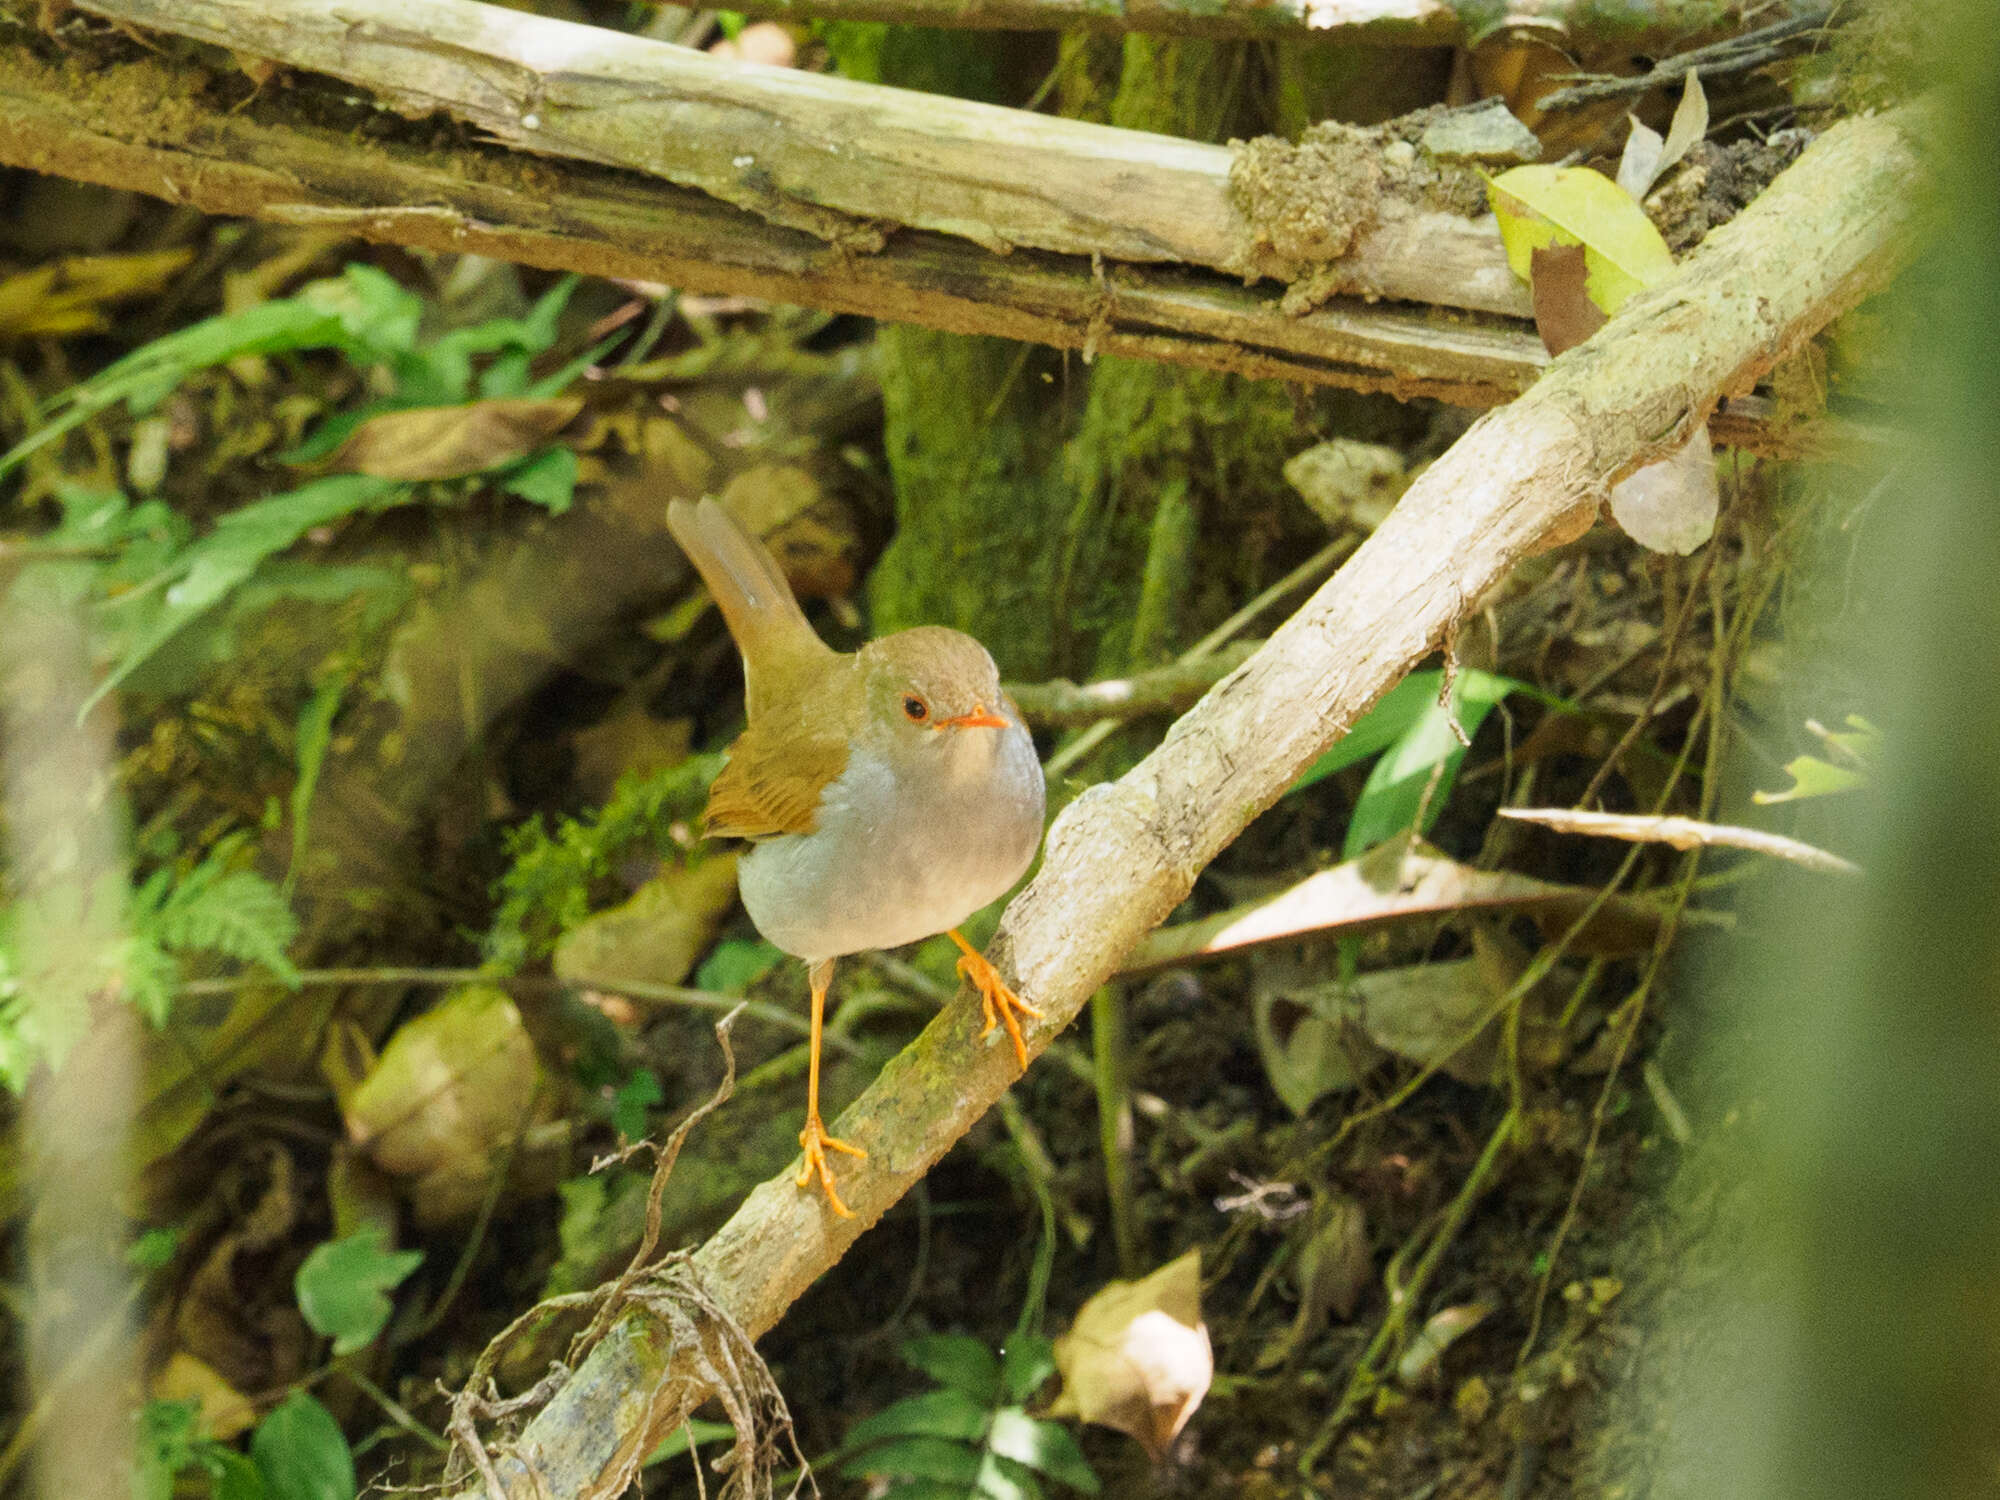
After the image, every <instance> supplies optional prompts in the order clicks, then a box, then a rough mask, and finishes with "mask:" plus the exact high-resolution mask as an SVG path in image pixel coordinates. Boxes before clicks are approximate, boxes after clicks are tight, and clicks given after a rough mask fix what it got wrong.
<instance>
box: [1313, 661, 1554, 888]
mask: <svg viewBox="0 0 2000 1500" xmlns="http://www.w3.org/2000/svg"><path fill="white" fill-rule="evenodd" d="M1520 686H1521V684H1520V683H1518V682H1516V681H1514V680H1513V679H1512V678H1510V677H1498V676H1495V675H1494V674H1493V673H1491V672H1480V671H1475V670H1471V669H1467V670H1465V671H1462V672H1460V673H1459V674H1458V680H1457V681H1456V682H1455V683H1454V684H1453V687H1452V706H1451V709H1450V710H1449V711H1447V710H1446V709H1445V708H1443V707H1442V706H1441V705H1439V703H1438V702H1437V700H1436V698H1432V699H1431V701H1430V702H1429V703H1428V704H1427V705H1426V707H1425V709H1424V712H1423V713H1422V714H1420V715H1419V716H1418V717H1417V718H1416V719H1415V720H1414V721H1412V722H1411V723H1410V724H1409V725H1408V726H1407V727H1406V728H1405V729H1404V731H1403V733H1402V734H1401V735H1400V736H1398V737H1397V740H1396V743H1395V744H1394V745H1392V746H1390V748H1389V750H1388V752H1387V753H1386V754H1384V755H1383V757H1382V758H1381V759H1380V760H1378V761H1377V762H1376V763H1375V768H1374V769H1373V770H1372V771H1370V772H1369V773H1368V781H1367V783H1366V785H1364V786H1363V787H1362V789H1361V795H1360V796H1359V797H1358V798H1356V799H1355V803H1354V816H1353V817H1352V818H1351V819H1350V820H1349V821H1348V825H1347V838H1346V842H1345V843H1344V845H1343V846H1342V858H1344V859H1352V858H1354V857H1355V856H1356V855H1358V854H1360V853H1362V852H1363V851H1364V850H1367V849H1372V848H1373V847H1374V846H1375V845H1377V844H1379V843H1382V842H1384V841H1385V840H1387V839H1392V838H1395V837H1396V836H1398V835H1399V834H1402V833H1405V832H1407V831H1408V830H1409V829H1410V828H1411V827H1413V826H1414V825H1415V824H1416V821H1417V810H1418V808H1419V807H1420V806H1422V807H1423V808H1424V828H1426V829H1428V828H1429V827H1430V826H1431V825H1432V824H1433V823H1435V822H1436V821H1437V818H1438V815H1439V814H1440V813H1442V812H1443V811H1444V808H1445V804H1446V803H1447V802H1448V801H1449V800H1450V798H1451V787H1452V783H1453V782H1454V781H1455V780H1456V779H1457V776H1458V768H1459V765H1460V764H1461V763H1462V762H1463V761H1464V759H1465V746H1464V745H1462V744H1460V743H1459V740H1458V736H1457V735H1455V734H1454V733H1453V732H1452V722H1453V720H1454V719H1456V721H1457V723H1458V725H1459V727H1460V728H1462V729H1463V730H1464V731H1465V737H1466V738H1467V739H1471V738H1472V736H1473V735H1475V734H1477V733H1478V732H1479V726H1480V724H1481V723H1482V722H1483V721H1484V720H1485V718H1486V715H1487V714H1488V713H1489V712H1491V711H1492V709H1493V706H1494V705H1495V704H1496V703H1498V702H1500V701H1501V700H1502V699H1503V698H1505V697H1506V696H1507V695H1508V694H1509V693H1511V692H1513V691H1514V690H1515V689H1516V688H1518V687H1520ZM1440 763H1442V765H1443V767H1444V769H1443V771H1442V772H1441V773H1440V774H1439V777H1438V784H1437V789H1436V790H1435V791H1434V792H1432V794H1431V798H1430V802H1429V803H1428V805H1425V804H1424V790H1425V788H1426V787H1428V786H1429V785H1430V779H1431V772H1432V770H1433V769H1434V768H1435V767H1437V766H1438V765H1439V764H1440Z"/></svg>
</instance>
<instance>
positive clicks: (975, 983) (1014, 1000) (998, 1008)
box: [945, 927, 1042, 1072]
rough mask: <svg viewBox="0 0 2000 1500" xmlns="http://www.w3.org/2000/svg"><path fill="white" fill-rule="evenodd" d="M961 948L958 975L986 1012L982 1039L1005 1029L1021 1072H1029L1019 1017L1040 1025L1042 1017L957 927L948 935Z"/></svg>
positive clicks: (1026, 1050)
mask: <svg viewBox="0 0 2000 1500" xmlns="http://www.w3.org/2000/svg"><path fill="white" fill-rule="evenodd" d="M945 935H946V936H947V937H949V938H950V939H951V940H952V941H953V942H954V943H956V944H958V951H959V952H960V953H961V954H963V955H964V956H963V957H962V958H960V959H959V961H958V972H959V973H960V974H961V975H963V976H964V977H965V979H966V980H967V981H968V982H970V984H971V985H972V987H973V988H974V989H976V990H978V991H979V1001H980V1004H981V1006H982V1007H984V1009H985V1011H986V1025H985V1026H984V1027H982V1028H981V1029H980V1032H979V1035H980V1037H981V1038H982V1039H983V1038H985V1037H988V1036H991V1035H992V1034H993V1028H994V1027H995V1026H1005V1027H1006V1028H1007V1035H1008V1036H1009V1037H1010V1038H1011V1039H1012V1040H1013V1043H1014V1060H1015V1061H1016V1062H1018V1063H1019V1064H1020V1065H1021V1071H1022V1072H1026V1071H1027V1068H1028V1044H1027V1042H1026V1041H1024V1040H1023V1039H1022V1037H1021V1022H1020V1020H1019V1019H1018V1018H1019V1017H1020V1016H1029V1017H1032V1018H1033V1019H1035V1020H1037V1021H1039V1020H1040V1019H1041V1018H1042V1013H1041V1012H1040V1011H1038V1010H1036V1009H1035V1007H1034V1006H1032V1005H1030V1004H1028V1002H1027V1001H1025V1000H1023V999H1022V998H1021V997H1020V996H1019V995H1017V994H1015V993H1014V992H1013V990H1011V989H1009V988H1008V987H1007V981H1006V980H1004V979H1002V978H1001V977H1000V971H999V970H998V969H996V968H994V967H993V965H992V964H991V963H990V962H989V961H988V960H987V957H986V955H985V954H983V953H981V952H980V951H979V950H978V949H977V948H975V947H973V946H972V944H970V943H968V942H967V941H966V940H965V937H964V935H963V934H961V933H960V932H959V930H958V929H957V928H956V927H954V928H952V929H951V930H950V931H949V932H948V933H946V934H945Z"/></svg>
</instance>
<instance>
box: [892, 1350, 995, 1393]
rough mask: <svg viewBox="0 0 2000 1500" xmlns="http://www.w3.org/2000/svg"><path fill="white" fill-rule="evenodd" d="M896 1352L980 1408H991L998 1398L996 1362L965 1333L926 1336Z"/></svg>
mask: <svg viewBox="0 0 2000 1500" xmlns="http://www.w3.org/2000/svg"><path fill="white" fill-rule="evenodd" d="M900 1352H901V1353H902V1356H903V1358H904V1359H906V1360H908V1361H909V1362H910V1364H912V1365H914V1366H915V1367H916V1368H917V1369H919V1370H921V1371H923V1372H924V1374H926V1375H928V1376H930V1377H931V1379H933V1380H935V1381H936V1382H937V1383H938V1384H939V1385H948V1386H950V1387H951V1388H952V1389H953V1390H955V1391H963V1392H964V1393H965V1394H966V1395H968V1396H970V1397H971V1398H972V1399H973V1400H974V1401H977V1402H979V1403H980V1404H981V1405H982V1406H988V1407H990V1406H993V1405H994V1404H995V1403H996V1401H997V1399H998V1397H999V1394H1000V1361H999V1360H998V1359H996V1358H994V1355H993V1351H992V1350H991V1349H989V1348H987V1347H986V1345H984V1344H983V1343H981V1342H980V1341H979V1340H978V1339H976V1338H973V1337H971V1336H970V1335H968V1334H962V1333H932V1334H926V1335H924V1336H923V1337H921V1338H914V1339H910V1340H908V1341H907V1342H906V1343H904V1345H903V1347H902V1350H901V1351H900Z"/></svg>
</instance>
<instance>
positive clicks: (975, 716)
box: [937, 703, 1007, 953]
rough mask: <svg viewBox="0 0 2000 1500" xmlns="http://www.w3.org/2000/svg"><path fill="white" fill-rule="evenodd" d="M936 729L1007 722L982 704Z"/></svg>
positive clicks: (1001, 725)
mask: <svg viewBox="0 0 2000 1500" xmlns="http://www.w3.org/2000/svg"><path fill="white" fill-rule="evenodd" d="M937 727H938V728H940V729H1005V728H1006V727H1007V720H1006V719H1004V718H1002V717H1001V716H1000V715H999V714H996V713H993V712H991V711H989V710H988V709H987V707H986V705H985V704H983V703H982V704H980V705H979V706H978V707H976V708H974V709H973V710H972V712H971V713H969V714H960V715H959V716H958V717H957V718H955V719H939V720H938V721H937ZM959 946H960V947H961V948H964V947H965V944H964V943H963V942H960V944H959ZM971 951H972V950H971V949H970V948H966V952H968V953H970V952H971Z"/></svg>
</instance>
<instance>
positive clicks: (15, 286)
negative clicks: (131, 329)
mask: <svg viewBox="0 0 2000 1500" xmlns="http://www.w3.org/2000/svg"><path fill="white" fill-rule="evenodd" d="M193 257H194V251H192V250H190V249H186V248H182V249H178V250H153V251H148V252H146V253H144V254H140V255H72V256H69V257H68V258H66V259H63V260H59V261H54V262H51V263H50V264H48V265H44V266H37V267H35V268H34V269H33V270H31V271H23V272H21V273H20V274H19V275H16V276H9V277H7V278H6V279H5V280H4V281H0V338H23V339H26V338H66V337H68V336H69V335H71V334H77V333H95V332H97V331H98V330H99V329H102V328H107V327H109V326H110V322H111V320H110V318H109V317H108V316H107V315H106V313H105V308H106V306H107V305H108V304H110V303H113V302H123V301H127V300H129V299H131V298H134V297H150V296H154V295H156V294H157V293H159V292H160V291H161V290H162V289H164V288H165V286H166V284H167V282H168V281H169V280H171V279H172V278H173V277H174V276H175V275H176V274H177V273H178V272H179V271H180V270H181V268H182V267H183V266H185V265H186V264H187V263H188V262H189V261H190V260H191V259H193Z"/></svg>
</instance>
